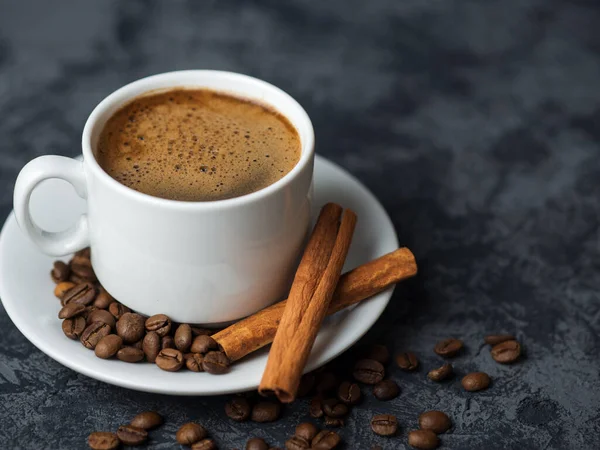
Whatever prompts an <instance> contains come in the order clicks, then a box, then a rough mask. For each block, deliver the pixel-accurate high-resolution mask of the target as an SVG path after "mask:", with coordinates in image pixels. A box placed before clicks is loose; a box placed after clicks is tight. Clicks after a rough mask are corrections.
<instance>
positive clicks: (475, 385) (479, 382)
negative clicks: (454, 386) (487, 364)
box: [461, 372, 491, 392]
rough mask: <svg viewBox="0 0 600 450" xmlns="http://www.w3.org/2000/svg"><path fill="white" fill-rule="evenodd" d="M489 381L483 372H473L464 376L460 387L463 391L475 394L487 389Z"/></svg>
mask: <svg viewBox="0 0 600 450" xmlns="http://www.w3.org/2000/svg"><path fill="white" fill-rule="evenodd" d="M490 382H491V379H490V376H489V375H488V374H487V373H484V372H473V373H470V374H468V375H465V376H464V378H463V379H462V382H461V384H462V387H463V388H464V389H465V391H469V392H475V391H481V390H483V389H487V387H488V386H489V385H490Z"/></svg>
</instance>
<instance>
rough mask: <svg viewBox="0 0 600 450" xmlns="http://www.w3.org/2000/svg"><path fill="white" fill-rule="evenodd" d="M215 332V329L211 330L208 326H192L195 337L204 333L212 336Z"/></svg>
mask: <svg viewBox="0 0 600 450" xmlns="http://www.w3.org/2000/svg"><path fill="white" fill-rule="evenodd" d="M214 333H215V330H209V329H208V328H200V327H192V336H193V337H196V336H202V335H208V336H210V335H211V334H214Z"/></svg>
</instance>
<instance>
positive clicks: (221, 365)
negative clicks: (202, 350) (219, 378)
mask: <svg viewBox="0 0 600 450" xmlns="http://www.w3.org/2000/svg"><path fill="white" fill-rule="evenodd" d="M202 368H203V369H204V371H205V372H208V373H212V374H214V375H220V374H222V373H225V372H227V371H228V370H229V359H228V358H227V356H225V353H223V352H208V353H207V354H206V355H204V361H202Z"/></svg>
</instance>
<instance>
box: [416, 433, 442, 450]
mask: <svg viewBox="0 0 600 450" xmlns="http://www.w3.org/2000/svg"><path fill="white" fill-rule="evenodd" d="M408 445H410V446H411V447H414V448H418V449H422V450H432V449H434V448H438V446H439V445H440V439H439V438H438V437H437V435H436V434H435V433H434V432H433V431H431V430H413V431H411V432H410V433H408Z"/></svg>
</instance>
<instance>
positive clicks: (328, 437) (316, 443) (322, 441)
mask: <svg viewBox="0 0 600 450" xmlns="http://www.w3.org/2000/svg"><path fill="white" fill-rule="evenodd" d="M340 441H341V439H340V435H339V434H337V433H336V432H335V431H331V430H323V431H321V432H320V433H318V434H317V435H316V436H315V437H314V439H313V441H312V448H313V449H315V450H331V449H333V448H336V447H337V446H338V445H339V443H340Z"/></svg>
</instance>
